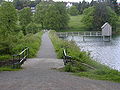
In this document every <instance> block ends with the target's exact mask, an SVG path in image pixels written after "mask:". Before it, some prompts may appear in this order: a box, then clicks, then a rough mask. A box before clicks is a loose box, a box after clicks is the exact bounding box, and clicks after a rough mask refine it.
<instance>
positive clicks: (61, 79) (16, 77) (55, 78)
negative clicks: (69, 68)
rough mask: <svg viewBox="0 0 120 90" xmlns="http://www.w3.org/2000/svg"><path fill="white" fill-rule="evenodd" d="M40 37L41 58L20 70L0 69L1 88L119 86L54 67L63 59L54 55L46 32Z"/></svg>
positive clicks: (100, 89) (110, 89)
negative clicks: (3, 70)
mask: <svg viewBox="0 0 120 90" xmlns="http://www.w3.org/2000/svg"><path fill="white" fill-rule="evenodd" d="M42 40H43V41H42V45H43V46H41V50H40V52H39V54H41V55H40V56H39V54H38V57H44V58H33V59H28V60H27V61H26V62H25V63H24V64H23V65H22V67H23V69H22V70H20V71H11V72H9V71H7V72H0V90H120V83H113V82H108V81H99V80H91V79H87V78H81V77H77V76H73V75H71V73H67V72H59V71H57V70H55V68H61V67H63V61H62V60H61V59H55V58H56V55H55V52H54V49H53V46H52V44H50V43H51V42H50V39H49V38H48V33H45V34H44V35H43V39H42ZM47 42H49V44H48V45H46V44H47ZM49 45H50V47H49ZM44 46H48V47H44ZM43 48H45V50H43ZM47 48H49V50H50V51H49V50H48V51H47ZM45 51H46V53H43V52H45ZM52 54H53V55H52ZM50 58H54V59H50Z"/></svg>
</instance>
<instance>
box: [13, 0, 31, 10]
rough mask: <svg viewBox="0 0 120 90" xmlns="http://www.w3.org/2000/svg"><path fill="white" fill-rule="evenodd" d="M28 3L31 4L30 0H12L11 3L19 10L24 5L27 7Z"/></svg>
mask: <svg viewBox="0 0 120 90" xmlns="http://www.w3.org/2000/svg"><path fill="white" fill-rule="evenodd" d="M30 4H31V1H30V0H13V5H14V6H15V8H16V9H18V10H21V9H23V8H24V7H28V6H29V5H30Z"/></svg>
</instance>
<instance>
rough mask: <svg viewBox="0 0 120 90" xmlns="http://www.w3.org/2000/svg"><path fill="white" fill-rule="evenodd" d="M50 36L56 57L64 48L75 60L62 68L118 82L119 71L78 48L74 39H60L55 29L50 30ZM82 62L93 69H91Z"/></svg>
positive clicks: (119, 78)
mask: <svg viewBox="0 0 120 90" xmlns="http://www.w3.org/2000/svg"><path fill="white" fill-rule="evenodd" d="M50 38H51V40H52V43H53V45H54V47H55V51H56V53H57V56H58V58H63V50H64V49H66V51H67V54H68V55H69V56H71V57H72V59H73V60H75V61H76V62H77V63H76V64H72V63H68V64H67V65H66V66H65V68H64V69H63V70H65V71H67V72H73V74H75V75H77V76H83V77H88V78H92V79H99V80H109V81H115V82H120V72H119V71H118V70H114V69H112V68H110V67H108V66H106V65H104V64H101V63H100V62H97V61H95V60H94V59H93V58H92V57H91V56H90V53H89V52H86V51H83V50H80V48H79V47H78V46H77V45H76V43H75V42H74V41H68V40H63V39H60V38H59V37H58V36H57V34H56V32H55V31H51V32H50ZM83 63H84V64H87V65H89V66H91V67H94V68H95V69H91V68H89V67H87V66H85V65H84V64H83Z"/></svg>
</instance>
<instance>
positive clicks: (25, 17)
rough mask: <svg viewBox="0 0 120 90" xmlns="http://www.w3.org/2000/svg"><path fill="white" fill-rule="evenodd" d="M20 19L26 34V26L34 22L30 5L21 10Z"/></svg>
mask: <svg viewBox="0 0 120 90" xmlns="http://www.w3.org/2000/svg"><path fill="white" fill-rule="evenodd" d="M19 21H20V25H21V26H22V30H23V32H24V34H26V31H25V27H26V26H27V25H28V24H29V23H30V22H32V12H31V9H30V8H29V7H26V8H24V9H22V10H20V12H19Z"/></svg>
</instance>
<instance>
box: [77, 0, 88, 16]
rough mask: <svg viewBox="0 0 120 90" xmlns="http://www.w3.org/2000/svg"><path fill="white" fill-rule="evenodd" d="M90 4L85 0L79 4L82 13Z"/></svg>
mask: <svg viewBox="0 0 120 90" xmlns="http://www.w3.org/2000/svg"><path fill="white" fill-rule="evenodd" d="M89 6H90V4H89V2H86V1H85V0H83V1H82V2H79V4H78V10H79V13H80V14H83V11H84V10H85V9H86V8H88V7H89Z"/></svg>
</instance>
